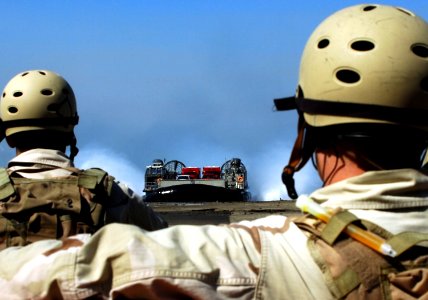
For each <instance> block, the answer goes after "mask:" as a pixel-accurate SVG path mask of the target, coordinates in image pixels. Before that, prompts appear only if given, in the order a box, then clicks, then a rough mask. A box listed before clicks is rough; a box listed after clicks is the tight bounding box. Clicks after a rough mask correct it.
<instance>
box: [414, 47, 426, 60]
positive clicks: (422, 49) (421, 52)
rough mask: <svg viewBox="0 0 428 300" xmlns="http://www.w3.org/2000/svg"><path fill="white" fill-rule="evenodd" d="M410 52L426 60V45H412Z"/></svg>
mask: <svg viewBox="0 0 428 300" xmlns="http://www.w3.org/2000/svg"><path fill="white" fill-rule="evenodd" d="M412 51H413V53H414V54H416V55H417V56H419V57H423V58H426V57H428V46H426V45H414V46H413V47H412Z"/></svg>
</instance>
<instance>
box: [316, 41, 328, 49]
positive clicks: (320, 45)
mask: <svg viewBox="0 0 428 300" xmlns="http://www.w3.org/2000/svg"><path fill="white" fill-rule="evenodd" d="M329 44H330V41H329V40H328V39H322V40H321V41H319V42H318V49H324V48H326V47H327V46H328V45H329Z"/></svg>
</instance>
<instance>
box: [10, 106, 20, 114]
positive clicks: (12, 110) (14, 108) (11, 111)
mask: <svg viewBox="0 0 428 300" xmlns="http://www.w3.org/2000/svg"><path fill="white" fill-rule="evenodd" d="M7 111H8V112H10V113H11V114H16V113H17V112H18V108H16V107H15V106H11V107H8V109H7Z"/></svg>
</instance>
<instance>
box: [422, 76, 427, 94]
mask: <svg viewBox="0 0 428 300" xmlns="http://www.w3.org/2000/svg"><path fill="white" fill-rule="evenodd" d="M421 88H422V89H423V90H424V92H427V93H428V77H425V78H424V79H422V81H421Z"/></svg>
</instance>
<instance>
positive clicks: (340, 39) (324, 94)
mask: <svg viewBox="0 0 428 300" xmlns="http://www.w3.org/2000/svg"><path fill="white" fill-rule="evenodd" d="M275 105H276V107H277V109H278V110H288V109H298V111H299V112H300V113H301V118H300V121H299V137H298V138H297V140H296V144H295V147H294V150H293V153H292V155H291V157H290V162H289V165H288V166H287V167H285V168H284V173H283V181H284V183H286V185H287V184H288V185H290V186H291V188H290V189H291V192H292V194H293V192H294V194H293V195H290V197H291V196H293V197H296V196H297V195H296V193H295V191H293V190H294V181H293V178H292V177H293V173H294V172H295V171H298V170H299V169H301V168H302V167H303V166H304V165H305V163H306V162H307V160H308V159H309V157H310V156H311V155H312V152H311V151H305V149H304V143H305V142H304V140H305V138H304V135H305V131H306V130H307V128H309V127H312V128H327V127H338V126H345V124H347V125H350V124H365V125H367V124H373V123H377V124H379V123H381V124H391V125H396V126H401V127H408V128H418V129H420V130H422V131H424V132H428V24H427V23H426V22H425V21H424V20H423V19H421V18H420V17H418V16H416V15H415V14H413V13H412V12H410V11H408V10H406V9H403V8H399V7H392V6H385V5H357V6H352V7H349V8H345V9H343V10H340V11H338V12H336V13H335V14H333V15H331V16H330V17H328V18H327V19H326V20H325V21H323V22H322V23H321V24H320V25H319V26H318V27H317V28H316V30H315V31H314V32H313V33H312V35H311V37H310V38H309V40H308V42H307V44H306V47H305V49H304V52H303V55H302V59H301V64H300V73H299V85H298V88H297V91H296V96H295V97H290V98H282V99H275ZM302 115H303V118H302ZM312 150H313V149H312ZM290 189H288V190H289V194H290Z"/></svg>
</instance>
